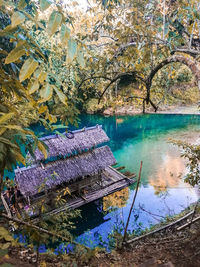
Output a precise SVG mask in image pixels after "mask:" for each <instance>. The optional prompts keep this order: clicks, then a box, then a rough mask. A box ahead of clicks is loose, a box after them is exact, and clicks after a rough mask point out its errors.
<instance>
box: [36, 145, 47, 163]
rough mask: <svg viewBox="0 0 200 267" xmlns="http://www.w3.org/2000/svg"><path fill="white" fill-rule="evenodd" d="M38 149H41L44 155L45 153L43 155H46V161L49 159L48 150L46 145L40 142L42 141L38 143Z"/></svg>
mask: <svg viewBox="0 0 200 267" xmlns="http://www.w3.org/2000/svg"><path fill="white" fill-rule="evenodd" d="M38 148H39V150H41V151H42V153H43V155H44V157H45V159H46V158H47V150H46V148H45V146H44V144H43V143H42V142H40V141H39V142H38Z"/></svg>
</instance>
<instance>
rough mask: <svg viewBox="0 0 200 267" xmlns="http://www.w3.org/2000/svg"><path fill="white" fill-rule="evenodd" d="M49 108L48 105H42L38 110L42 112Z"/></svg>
mask: <svg viewBox="0 0 200 267" xmlns="http://www.w3.org/2000/svg"><path fill="white" fill-rule="evenodd" d="M46 110H47V106H40V107H39V109H38V112H39V113H40V114H42V113H44V112H45V111H46Z"/></svg>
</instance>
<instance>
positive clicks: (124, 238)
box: [122, 161, 142, 243]
mask: <svg viewBox="0 0 200 267" xmlns="http://www.w3.org/2000/svg"><path fill="white" fill-rule="evenodd" d="M141 172H142V161H141V163H140V171H139V176H138V181H137V185H136V190H135V195H134V197H133V202H132V205H131V208H130V211H129V215H128V219H127V222H126V227H125V230H124V237H123V241H122V242H123V243H124V242H125V240H126V236H127V229H128V225H129V221H130V217H131V212H132V210H133V206H134V204H135V199H136V196H137V192H138V188H139V184H140V178H141Z"/></svg>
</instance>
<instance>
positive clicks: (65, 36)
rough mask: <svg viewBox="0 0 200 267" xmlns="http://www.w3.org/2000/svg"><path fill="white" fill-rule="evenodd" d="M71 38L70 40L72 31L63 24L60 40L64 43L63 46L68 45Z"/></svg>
mask: <svg viewBox="0 0 200 267" xmlns="http://www.w3.org/2000/svg"><path fill="white" fill-rule="evenodd" d="M69 38H70V29H69V28H68V27H67V26H66V25H65V24H62V26H61V30H60V40H61V42H62V45H66V44H67V41H68V40H69Z"/></svg>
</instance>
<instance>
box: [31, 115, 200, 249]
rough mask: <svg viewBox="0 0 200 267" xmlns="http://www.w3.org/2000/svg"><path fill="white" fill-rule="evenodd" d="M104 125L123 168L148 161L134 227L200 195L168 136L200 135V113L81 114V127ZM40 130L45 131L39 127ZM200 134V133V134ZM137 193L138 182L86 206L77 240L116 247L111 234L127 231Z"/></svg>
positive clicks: (36, 128)
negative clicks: (187, 175)
mask: <svg viewBox="0 0 200 267" xmlns="http://www.w3.org/2000/svg"><path fill="white" fill-rule="evenodd" d="M96 124H101V125H102V127H103V129H104V130H105V132H106V133H107V135H108V136H109V138H110V141H109V143H108V145H109V146H110V148H111V150H112V152H113V153H114V156H115V158H116V160H117V162H118V165H119V166H125V167H126V170H128V171H130V172H135V173H137V174H138V172H139V167H140V161H141V160H142V161H143V169H142V178H141V186H140V188H139V191H138V195H137V198H136V202H135V206H134V210H133V213H132V215H131V220H130V224H129V231H130V232H133V231H135V233H136V234H138V233H139V232H140V231H141V230H143V229H145V228H146V227H149V226H151V225H152V224H156V223H158V222H159V221H160V220H161V219H163V218H164V216H166V215H169V216H172V215H174V214H177V213H179V212H180V211H182V210H183V209H184V208H186V207H187V206H188V205H189V204H191V203H193V202H194V201H196V200H197V199H198V192H197V191H195V189H193V188H191V187H190V186H189V185H188V184H186V183H184V182H183V177H184V175H185V174H186V172H187V170H186V168H185V162H184V159H183V158H181V157H180V149H179V148H178V147H176V146H174V145H173V144H171V143H169V142H168V139H169V138H173V139H179V138H180V137H186V138H190V139H191V138H192V136H195V137H198V131H199V130H200V116H198V115H159V114H155V115H154V114H153V115H136V116H121V117H120V116H118V117H114V116H113V117H103V116H100V115H82V116H81V117H80V123H79V127H80V128H82V127H84V126H86V127H89V126H94V125H96ZM33 129H34V131H35V132H36V133H39V132H42V131H44V130H43V129H42V127H41V126H39V125H34V126H33ZM199 135H200V134H199ZM133 195H134V185H132V186H130V187H129V188H126V189H123V190H122V191H120V192H117V193H115V194H114V195H111V196H108V197H105V198H104V199H101V200H98V201H96V202H94V203H90V204H88V205H85V206H84V207H82V209H81V215H82V218H80V219H77V221H76V226H77V230H76V231H75V232H73V234H74V236H75V237H76V240H77V241H78V242H80V243H84V244H86V245H88V246H91V247H94V246H96V245H99V244H100V245H102V246H104V247H108V246H109V245H112V244H111V243H112V239H110V238H108V236H109V235H110V234H112V232H113V230H114V229H117V230H118V231H119V232H122V233H123V229H124V224H125V223H126V220H127V217H128V212H129V209H130V206H131V203H132V199H133Z"/></svg>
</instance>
